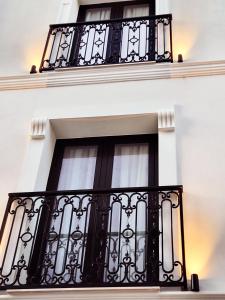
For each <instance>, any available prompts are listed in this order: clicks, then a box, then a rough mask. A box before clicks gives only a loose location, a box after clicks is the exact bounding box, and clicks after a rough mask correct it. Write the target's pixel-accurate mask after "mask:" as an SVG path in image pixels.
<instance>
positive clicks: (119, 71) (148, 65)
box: [0, 60, 225, 91]
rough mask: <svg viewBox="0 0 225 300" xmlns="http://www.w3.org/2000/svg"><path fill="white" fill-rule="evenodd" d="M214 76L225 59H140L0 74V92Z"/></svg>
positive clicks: (223, 66) (224, 71)
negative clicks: (33, 72) (174, 61)
mask: <svg viewBox="0 0 225 300" xmlns="http://www.w3.org/2000/svg"><path fill="white" fill-rule="evenodd" d="M215 75H225V60H222V61H207V62H184V63H161V64H159V63H158V64H156V63H154V62H143V63H141V62H139V63H132V64H118V65H99V66H93V67H92V66H88V67H77V68H68V69H61V70H56V71H52V72H45V73H41V74H32V75H30V74H29V75H18V76H5V77H0V91H3V90H20V89H37V88H48V87H61V86H75V85H85V84H98V83H113V82H126V81H137V80H157V79H175V78H176V79H177V78H189V77H201V76H215Z"/></svg>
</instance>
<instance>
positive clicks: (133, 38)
mask: <svg viewBox="0 0 225 300" xmlns="http://www.w3.org/2000/svg"><path fill="white" fill-rule="evenodd" d="M146 61H155V62H173V52H172V15H171V14H167V15H158V16H148V17H138V18H127V19H116V20H110V21H92V22H85V23H70V24H57V25H50V29H49V33H48V37H47V41H46V45H45V49H44V53H43V57H42V61H41V66H40V72H42V71H51V70H55V69H62V68H70V67H82V66H94V65H106V64H122V63H132V62H136V63H137V62H146Z"/></svg>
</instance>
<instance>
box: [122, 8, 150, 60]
mask: <svg viewBox="0 0 225 300" xmlns="http://www.w3.org/2000/svg"><path fill="white" fill-rule="evenodd" d="M148 15H149V5H148V4H143V5H129V6H125V7H124V12H123V17H124V18H136V17H147V16H148ZM148 48H149V20H148V19H146V18H145V19H144V20H140V21H138V20H129V21H126V22H123V23H122V43H121V50H120V51H121V53H120V56H121V62H135V61H146V60H148V55H147V53H148Z"/></svg>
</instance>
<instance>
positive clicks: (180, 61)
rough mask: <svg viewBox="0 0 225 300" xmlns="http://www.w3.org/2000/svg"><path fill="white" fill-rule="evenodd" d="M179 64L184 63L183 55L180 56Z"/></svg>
mask: <svg viewBox="0 0 225 300" xmlns="http://www.w3.org/2000/svg"><path fill="white" fill-rule="evenodd" d="M177 62H179V63H182V62H184V60H183V55H182V54H178V60H177Z"/></svg>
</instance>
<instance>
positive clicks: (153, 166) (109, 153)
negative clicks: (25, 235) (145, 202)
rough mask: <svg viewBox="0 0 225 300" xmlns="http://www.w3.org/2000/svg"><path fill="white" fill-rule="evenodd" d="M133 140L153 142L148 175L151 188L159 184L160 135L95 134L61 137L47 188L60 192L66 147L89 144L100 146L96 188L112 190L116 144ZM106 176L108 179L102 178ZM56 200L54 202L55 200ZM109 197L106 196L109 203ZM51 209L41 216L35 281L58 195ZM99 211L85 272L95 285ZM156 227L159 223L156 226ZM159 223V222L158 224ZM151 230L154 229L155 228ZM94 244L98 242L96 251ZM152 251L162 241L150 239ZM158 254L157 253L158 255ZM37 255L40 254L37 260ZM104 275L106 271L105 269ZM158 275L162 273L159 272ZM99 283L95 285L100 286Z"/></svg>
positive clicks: (31, 269) (33, 265) (32, 265)
mask: <svg viewBox="0 0 225 300" xmlns="http://www.w3.org/2000/svg"><path fill="white" fill-rule="evenodd" d="M130 143H148V144H149V174H148V187H149V186H157V185H158V135H157V134H148V135H146V134H145V135H127V136H110V137H91V138H77V139H61V140H57V141H56V144H55V150H54V153H53V159H52V164H51V168H50V172H49V179H48V183H47V188H46V190H47V191H56V190H57V186H58V181H59V176H60V171H61V166H62V161H63V155H64V149H65V147H67V146H76V145H77V146H85V145H97V146H98V152H97V160H96V170H95V177H94V186H93V190H100V189H108V190H109V189H110V188H111V180H112V171H113V158H114V146H115V145H116V144H130ZM102 177H103V178H104V179H105V180H104V181H102ZM51 200H52V201H51ZM108 200H109V199H107V198H106V199H105V201H106V203H107V202H108ZM50 201H51V204H50V207H51V208H50V211H48V210H44V211H43V212H42V214H41V217H40V224H43V226H40V227H39V229H38V232H37V238H36V242H35V246H34V252H33V254H32V258H31V263H30V266H29V273H30V275H29V277H30V278H32V279H31V281H32V283H39V282H40V278H41V273H42V269H41V268H40V266H41V265H42V263H41V262H42V261H43V260H44V253H45V249H46V246H47V242H46V239H45V236H46V234H47V232H48V231H49V228H50V223H51V210H52V209H53V207H54V198H53V199H50ZM95 214H96V211H94V210H91V214H90V221H89V222H90V224H89V229H88V237H87V249H86V255H87V258H86V259H85V262H84V273H85V274H86V276H87V278H89V276H91V278H90V282H92V284H93V283H94V282H95V278H97V277H96V274H95V273H94V272H95V270H94V269H93V270H92V272H91V275H89V273H90V270H91V269H92V265H93V262H94V261H95V258H96V257H98V255H99V244H98V243H96V241H95V239H96V237H95V234H93V232H92V231H93V227H94V226H92V224H94V223H93V220H94V219H96V215H95ZM151 219H152V218H151V215H149V220H150V221H149V222H150V223H149V224H150V225H149V226H150V228H152V226H153V225H152V224H151V223H152V220H151ZM107 222H108V221H107V219H106V220H105V223H104V224H105V225H104V228H105V229H104V230H105V231H107ZM154 226H155V225H154ZM157 226H158V225H157ZM150 228H149V229H148V230H151V229H150ZM92 245H95V249H94V250H93V249H92V248H93V247H92ZM147 247H148V249H149V251H152V252H154V253H157V251H158V244H157V243H155V244H154V245H153V244H152V241H151V239H149V240H148V245H147ZM155 255H157V254H155ZM36 257H39V259H38V260H37V259H36ZM102 274H103V270H102ZM149 276H150V270H148V277H149ZM156 277H158V274H156ZM98 284H99V283H98V282H96V285H95V286H98Z"/></svg>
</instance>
